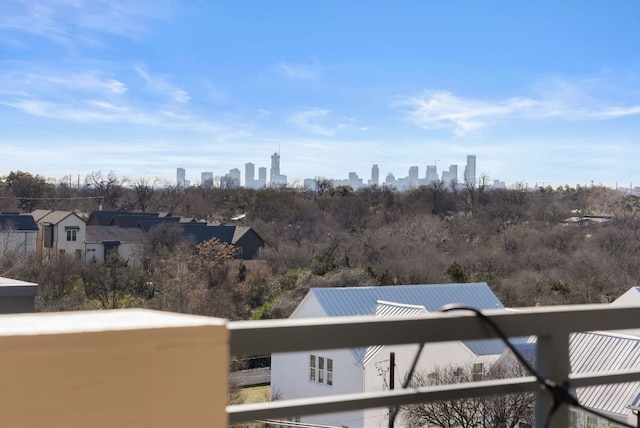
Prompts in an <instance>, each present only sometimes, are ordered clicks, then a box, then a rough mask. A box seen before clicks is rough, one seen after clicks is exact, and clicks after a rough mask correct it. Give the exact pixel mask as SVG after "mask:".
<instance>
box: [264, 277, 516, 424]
mask: <svg viewBox="0 0 640 428" xmlns="http://www.w3.org/2000/svg"><path fill="white" fill-rule="evenodd" d="M451 303H459V304H465V305H469V306H472V307H474V308H478V309H502V308H503V306H502V303H500V301H499V300H498V298H497V297H496V296H495V295H494V294H493V292H492V291H491V289H490V288H489V286H488V285H487V284H486V283H469V284H432V285H397V286H379V287H341V288H313V289H311V290H310V291H309V293H308V294H307V295H306V296H305V298H304V299H303V300H302V302H301V303H300V304H299V306H298V307H297V308H296V310H295V311H294V313H293V314H292V315H291V317H290V318H294V319H295V318H324V317H339V316H362V315H376V316H385V317H388V316H404V317H407V316H419V315H423V314H427V313H429V312H434V311H438V310H439V309H440V308H441V307H442V306H444V305H446V304H451ZM519 341H520V342H522V343H524V342H526V340H524V339H520V340H519ZM417 350H418V345H417V344H416V345H400V346H384V347H383V346H374V347H369V348H367V349H334V350H319V351H311V352H308V353H286V354H273V355H272V359H271V388H272V392H273V393H274V394H276V395H277V396H278V397H280V398H282V399H294V398H309V397H317V396H325V395H336V394H348V393H356V392H375V391H383V390H384V389H388V388H390V385H389V379H390V378H389V371H390V370H392V369H393V370H394V373H395V379H398V382H401V381H402V379H404V377H405V375H406V374H407V372H408V370H409V368H410V366H411V364H412V362H413V360H414V357H415V355H416V353H417ZM504 350H505V346H504V344H503V343H502V342H500V341H499V340H497V339H492V340H476V341H465V342H447V343H434V344H428V345H426V346H425V349H424V350H423V352H422V353H421V357H420V359H419V360H418V363H417V368H418V370H419V371H421V372H423V373H426V374H427V375H428V374H429V373H431V372H433V371H434V370H435V369H436V368H437V367H448V366H462V365H465V366H469V367H472V369H473V370H474V371H475V372H477V374H478V376H482V374H483V373H484V371H485V370H486V368H487V366H488V365H490V364H491V363H492V362H494V361H495V360H496V359H497V358H499V357H500V355H501V354H502V353H503V352H504ZM392 352H393V353H394V355H395V368H392V367H390V355H391V353H392ZM300 422H303V423H310V424H323V425H332V426H344V427H349V428H355V427H379V426H380V427H382V426H385V427H386V426H388V410H387V409H370V410H364V411H352V412H345V413H334V414H328V415H318V416H311V417H303V418H300ZM400 424H401V421H400V420H398V421H396V426H400Z"/></svg>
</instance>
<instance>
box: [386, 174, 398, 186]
mask: <svg viewBox="0 0 640 428" xmlns="http://www.w3.org/2000/svg"><path fill="white" fill-rule="evenodd" d="M384 184H386V185H387V186H395V185H396V177H395V176H394V175H393V174H392V173H389V174H387V178H385V180H384Z"/></svg>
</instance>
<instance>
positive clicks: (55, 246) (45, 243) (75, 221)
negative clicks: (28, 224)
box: [31, 210, 86, 260]
mask: <svg viewBox="0 0 640 428" xmlns="http://www.w3.org/2000/svg"><path fill="white" fill-rule="evenodd" d="M31 215H32V216H33V219H34V220H35V221H36V223H37V224H38V237H37V240H36V253H37V254H40V255H41V256H42V258H43V260H50V259H51V258H53V257H55V256H57V255H65V254H66V255H71V256H74V257H77V258H79V259H82V258H84V243H85V238H86V223H85V221H84V220H83V219H82V217H80V216H79V215H78V214H77V213H75V212H72V211H49V210H35V211H34V212H32V213H31Z"/></svg>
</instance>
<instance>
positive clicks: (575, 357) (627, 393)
mask: <svg viewBox="0 0 640 428" xmlns="http://www.w3.org/2000/svg"><path fill="white" fill-rule="evenodd" d="M516 349H517V350H518V352H520V353H521V354H522V355H523V356H524V357H525V358H527V359H529V360H530V361H531V362H532V363H533V364H534V365H535V360H536V343H535V342H532V343H527V344H524V345H516ZM509 354H510V352H509V353H507V354H506V355H509ZM569 362H570V371H571V373H598V372H617V371H621V370H638V369H640V337H635V336H628V335H624V334H618V333H612V332H602V331H591V332H580V333H572V334H571V335H570V336H569ZM575 395H576V398H577V399H578V401H580V403H581V404H582V405H584V406H586V407H589V408H591V409H595V410H600V411H603V412H608V413H613V414H618V415H621V416H625V415H629V414H630V410H629V409H628V408H627V406H628V405H630V404H632V405H638V404H640V382H629V383H619V384H609V385H593V386H587V387H583V388H578V389H577V390H576V391H575Z"/></svg>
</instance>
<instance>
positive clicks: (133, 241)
mask: <svg viewBox="0 0 640 428" xmlns="http://www.w3.org/2000/svg"><path fill="white" fill-rule="evenodd" d="M144 242H145V235H144V232H143V231H142V230H141V229H138V228H122V227H116V226H90V225H87V233H86V239H85V246H84V248H85V249H84V254H85V261H91V260H94V259H95V260H98V261H101V262H106V261H107V260H108V257H109V254H110V253H111V252H112V251H116V252H117V253H118V255H120V257H122V258H124V259H126V260H129V261H130V262H131V263H133V264H136V263H139V262H141V258H142V251H143V247H144Z"/></svg>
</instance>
